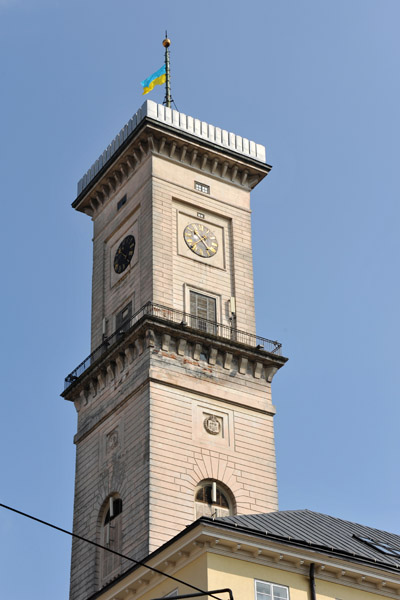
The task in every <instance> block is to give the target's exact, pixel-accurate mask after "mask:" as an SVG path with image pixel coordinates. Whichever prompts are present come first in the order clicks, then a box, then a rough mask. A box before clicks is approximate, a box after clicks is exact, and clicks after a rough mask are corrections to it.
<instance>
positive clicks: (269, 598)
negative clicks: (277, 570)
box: [255, 579, 289, 600]
mask: <svg viewBox="0 0 400 600" xmlns="http://www.w3.org/2000/svg"><path fill="white" fill-rule="evenodd" d="M255 585H256V600H289V588H287V587H286V586H284V585H278V584H277V583H268V582H267V581H259V580H257V579H256V582H255Z"/></svg>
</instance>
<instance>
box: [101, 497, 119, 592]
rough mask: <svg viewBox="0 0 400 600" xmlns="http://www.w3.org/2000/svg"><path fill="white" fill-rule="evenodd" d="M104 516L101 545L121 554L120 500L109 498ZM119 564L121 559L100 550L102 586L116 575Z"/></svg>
mask: <svg viewBox="0 0 400 600" xmlns="http://www.w3.org/2000/svg"><path fill="white" fill-rule="evenodd" d="M107 507H108V508H107V510H106V514H105V516H104V518H103V522H102V540H101V544H102V545H103V546H105V547H106V548H109V549H110V550H115V551H116V552H121V549H122V500H121V498H117V497H115V496H111V497H110V498H109V501H108V504H107ZM120 564H121V557H120V556H117V555H116V554H113V553H112V552H108V551H107V550H101V579H102V584H103V585H104V584H105V583H106V582H107V581H109V580H110V578H111V577H112V576H113V575H116V574H117V572H118V569H119V567H120Z"/></svg>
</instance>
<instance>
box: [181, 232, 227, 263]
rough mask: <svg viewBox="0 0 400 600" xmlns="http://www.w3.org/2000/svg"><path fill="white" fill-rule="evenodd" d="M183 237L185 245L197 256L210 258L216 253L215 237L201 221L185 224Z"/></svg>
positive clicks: (216, 243)
mask: <svg viewBox="0 0 400 600" xmlns="http://www.w3.org/2000/svg"><path fill="white" fill-rule="evenodd" d="M183 237H184V238H185V242H186V244H187V246H189V248H190V249H191V251H192V252H194V253H195V254H197V256H202V257H203V258H210V257H211V256H214V255H215V254H216V253H217V250H218V242H217V238H216V237H215V235H214V234H213V232H212V231H210V230H209V229H208V227H206V226H205V225H203V223H191V224H190V225H187V227H185V229H184V232H183Z"/></svg>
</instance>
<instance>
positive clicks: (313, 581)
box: [95, 511, 400, 600]
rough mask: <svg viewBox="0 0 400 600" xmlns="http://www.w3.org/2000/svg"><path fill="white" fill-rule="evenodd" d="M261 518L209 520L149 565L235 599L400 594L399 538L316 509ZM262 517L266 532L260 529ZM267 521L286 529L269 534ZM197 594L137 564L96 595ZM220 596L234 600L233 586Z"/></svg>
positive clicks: (369, 599)
mask: <svg viewBox="0 0 400 600" xmlns="http://www.w3.org/2000/svg"><path fill="white" fill-rule="evenodd" d="M264 516H265V515H264ZM259 517H261V515H254V519H253V523H252V525H253V527H252V528H250V527H246V526H243V525H241V526H238V527H236V526H235V525H234V520H230V519H229V518H220V519H214V520H213V519H209V518H204V517H203V518H202V519H200V520H199V521H197V522H195V523H194V524H192V525H191V526H189V527H188V528H187V530H186V531H184V532H183V533H182V534H180V535H178V536H176V537H175V538H174V539H172V540H171V541H170V542H168V543H167V544H165V545H164V546H163V547H161V548H160V549H159V550H158V551H157V552H155V553H154V554H153V555H151V556H149V557H148V558H147V559H146V564H148V565H149V566H151V567H154V568H156V569H159V570H160V571H163V572H165V573H166V574H168V575H171V576H173V577H175V578H177V579H180V580H182V581H183V582H186V583H187V584H190V585H191V586H195V587H197V588H201V589H203V590H207V591H208V592H212V591H213V590H223V589H225V590H226V589H227V588H229V589H230V590H231V593H232V596H233V598H234V600H239V599H241V600H243V599H247V600H253V599H254V600H277V599H279V600H357V599H364V600H377V599H378V598H380V599H382V598H398V597H399V595H400V572H399V561H398V550H396V548H398V547H399V542H400V539H399V536H394V535H393V534H388V533H386V532H383V531H379V530H375V529H371V528H368V527H365V526H361V525H358V524H355V523H350V522H347V521H343V520H341V519H335V518H333V517H328V516H327V515H320V514H318V513H313V512H311V511H282V512H276V513H270V514H269V515H267V516H266V517H267V518H266V519H259ZM269 517H270V519H269ZM229 521H230V522H229ZM239 522H240V517H239V518H238V519H237V520H236V523H239ZM257 522H258V525H259V527H260V530H259V531H257V530H256V529H254V527H255V526H256V524H257ZM266 523H270V525H269V527H270V529H271V530H275V531H276V530H279V531H280V534H279V535H278V534H275V533H266V532H263V531H262V529H261V528H262V527H263V526H264V525H265V524H266ZM290 534H291V535H290ZM295 535H297V537H298V539H295V538H294V537H293V536H295ZM302 538H304V539H302ZM335 540H336V542H334V541H335ZM333 542H334V543H336V547H334V546H332V545H331V544H332V543H333ZM394 544H396V546H394ZM379 548H380V549H379ZM382 549H385V551H386V552H387V554H385V552H382ZM190 593H196V591H195V590H193V589H192V588H190V587H189V586H188V585H184V584H183V583H178V582H177V581H174V580H172V579H169V578H168V577H164V576H162V575H159V574H157V573H154V572H152V571H150V570H149V569H146V568H145V567H143V566H135V567H132V569H131V571H130V572H128V573H126V574H125V575H124V576H123V577H121V578H120V579H119V580H116V581H114V582H113V583H112V584H111V585H109V586H108V587H107V588H105V589H104V590H103V591H102V592H100V593H99V594H97V595H96V596H95V598H98V599H101V600H122V598H129V600H154V599H156V598H161V597H165V596H169V595H185V594H190ZM313 594H314V595H313ZM214 596H217V597H218V598H221V599H224V600H225V599H226V600H228V599H229V597H230V596H229V593H228V592H227V591H225V592H223V593H221V592H216V593H215V594H214Z"/></svg>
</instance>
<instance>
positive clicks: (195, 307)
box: [190, 291, 217, 335]
mask: <svg viewBox="0 0 400 600" xmlns="http://www.w3.org/2000/svg"><path fill="white" fill-rule="evenodd" d="M190 314H191V319H190V320H191V322H190V326H191V327H194V328H195V329H201V331H206V332H207V333H213V334H214V335H216V334H217V327H216V321H217V302H216V300H215V298H211V297H210V296H205V295H204V294H198V293H197V292H192V291H191V292H190Z"/></svg>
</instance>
